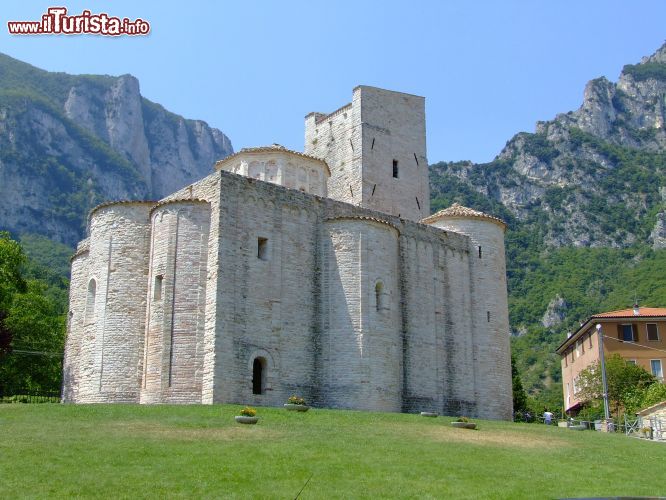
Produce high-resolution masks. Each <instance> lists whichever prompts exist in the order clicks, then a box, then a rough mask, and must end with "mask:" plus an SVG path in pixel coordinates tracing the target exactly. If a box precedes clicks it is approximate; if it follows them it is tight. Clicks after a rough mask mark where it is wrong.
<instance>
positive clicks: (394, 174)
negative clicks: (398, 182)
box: [393, 160, 398, 179]
mask: <svg viewBox="0 0 666 500" xmlns="http://www.w3.org/2000/svg"><path fill="white" fill-rule="evenodd" d="M393 178H394V179H397V178H398V160H393Z"/></svg>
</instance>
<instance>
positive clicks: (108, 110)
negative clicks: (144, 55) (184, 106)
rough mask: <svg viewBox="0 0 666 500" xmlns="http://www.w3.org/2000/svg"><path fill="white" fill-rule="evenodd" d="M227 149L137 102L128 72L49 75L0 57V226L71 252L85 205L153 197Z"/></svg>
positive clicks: (195, 175) (212, 133)
mask: <svg viewBox="0 0 666 500" xmlns="http://www.w3.org/2000/svg"><path fill="white" fill-rule="evenodd" d="M232 152H233V148H232V146H231V142H230V141H229V139H228V138H227V137H226V136H225V135H224V134H223V133H222V132H220V131H219V130H217V129H214V128H211V127H209V126H208V125H207V124H206V123H205V122H202V121H198V120H188V119H185V118H183V117H181V116H178V115H176V114H174V113H171V112H169V111H167V110H166V109H164V108H163V107H162V106H160V105H159V104H156V103H153V102H151V101H149V100H148V99H146V98H144V97H142V96H141V94H140V92H139V81H138V80H137V79H136V78H135V77H133V76H131V75H122V76H119V77H112V76H99V75H69V74H65V73H51V72H48V71H43V70H41V69H38V68H35V67H33V66H30V65H29V64H26V63H23V62H21V61H18V60H16V59H12V58H11V57H9V56H7V55H4V54H0V229H3V230H9V231H11V232H13V233H16V234H23V233H39V234H42V235H46V236H48V237H49V238H51V239H53V240H56V241H60V242H62V243H66V244H68V245H69V246H73V245H74V244H75V243H76V242H77V241H78V240H79V239H81V238H82V237H83V235H84V232H85V224H86V214H87V213H88V211H89V210H90V208H92V207H93V206H95V205H97V204H99V203H101V202H104V201H108V200H121V199H159V198H161V197H163V196H165V195H167V194H169V193H171V192H173V191H175V190H177V189H179V188H181V187H183V186H185V185H187V184H189V183H191V182H193V181H195V180H198V179H200V178H201V177H204V176H205V175H208V174H209V173H210V172H211V171H212V166H213V164H214V163H215V161H217V160H219V159H221V158H223V157H225V156H227V155H229V154H231V153H232Z"/></svg>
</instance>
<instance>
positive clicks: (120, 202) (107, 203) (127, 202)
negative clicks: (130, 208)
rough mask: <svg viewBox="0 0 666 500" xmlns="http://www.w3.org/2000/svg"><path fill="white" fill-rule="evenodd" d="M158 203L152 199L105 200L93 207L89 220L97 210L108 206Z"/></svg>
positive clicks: (89, 213)
mask: <svg viewBox="0 0 666 500" xmlns="http://www.w3.org/2000/svg"><path fill="white" fill-rule="evenodd" d="M155 203H157V202H156V201H152V200H118V201H105V202H104V203H100V204H99V205H97V206H95V207H93V208H92V209H91V210H90V212H88V220H89V221H90V217H92V215H93V214H94V213H95V212H97V211H98V210H100V209H102V208H106V207H112V206H114V205H154V204H155Z"/></svg>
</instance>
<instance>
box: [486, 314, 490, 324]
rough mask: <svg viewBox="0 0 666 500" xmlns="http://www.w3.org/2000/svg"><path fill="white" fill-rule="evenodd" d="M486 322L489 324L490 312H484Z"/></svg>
mask: <svg viewBox="0 0 666 500" xmlns="http://www.w3.org/2000/svg"><path fill="white" fill-rule="evenodd" d="M486 321H487V322H488V323H490V311H486Z"/></svg>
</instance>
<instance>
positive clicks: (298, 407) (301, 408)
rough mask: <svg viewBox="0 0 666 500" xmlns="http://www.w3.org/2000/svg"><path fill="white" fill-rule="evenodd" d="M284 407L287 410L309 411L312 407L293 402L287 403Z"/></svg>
mask: <svg viewBox="0 0 666 500" xmlns="http://www.w3.org/2000/svg"><path fill="white" fill-rule="evenodd" d="M284 407H285V408H286V410H287V411H308V410H309V409H310V407H309V406H308V405H295V404H292V403H285V404H284Z"/></svg>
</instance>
